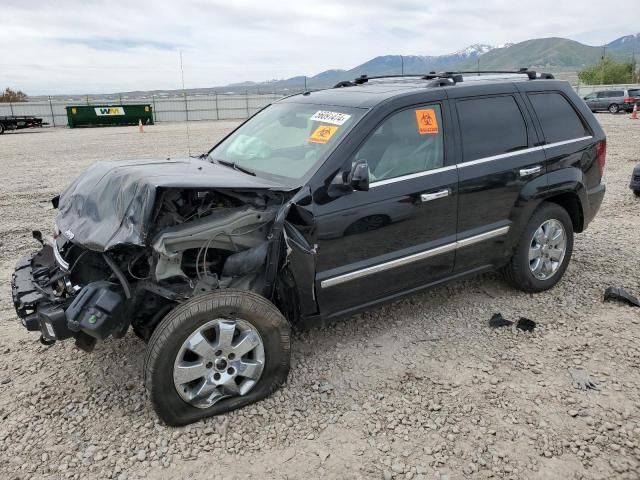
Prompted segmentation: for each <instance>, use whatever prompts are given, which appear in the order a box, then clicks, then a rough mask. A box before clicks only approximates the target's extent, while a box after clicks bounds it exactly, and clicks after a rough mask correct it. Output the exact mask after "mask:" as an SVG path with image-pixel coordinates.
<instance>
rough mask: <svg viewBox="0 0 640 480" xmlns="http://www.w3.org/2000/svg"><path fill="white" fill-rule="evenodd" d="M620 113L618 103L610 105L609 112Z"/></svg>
mask: <svg viewBox="0 0 640 480" xmlns="http://www.w3.org/2000/svg"><path fill="white" fill-rule="evenodd" d="M619 111H620V106H619V105H618V104H617V103H612V104H611V105H609V112H611V113H618V112H619Z"/></svg>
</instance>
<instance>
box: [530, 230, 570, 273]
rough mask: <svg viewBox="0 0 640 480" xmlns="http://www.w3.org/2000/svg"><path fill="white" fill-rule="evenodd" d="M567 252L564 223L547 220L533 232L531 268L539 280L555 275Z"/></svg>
mask: <svg viewBox="0 0 640 480" xmlns="http://www.w3.org/2000/svg"><path fill="white" fill-rule="evenodd" d="M566 252H567V233H566V231H565V229H564V226H563V225H562V223H561V222H560V221H558V220H555V219H551V220H547V221H545V222H544V223H543V224H542V225H540V226H539V227H538V229H537V230H536V231H535V233H534V234H533V238H532V239H531V244H530V246H529V269H530V270H531V273H532V274H533V276H534V277H536V278H537V279H538V280H548V279H550V278H551V277H553V276H554V275H555V274H556V272H557V271H558V269H559V268H560V265H562V262H563V261H564V256H565V254H566Z"/></svg>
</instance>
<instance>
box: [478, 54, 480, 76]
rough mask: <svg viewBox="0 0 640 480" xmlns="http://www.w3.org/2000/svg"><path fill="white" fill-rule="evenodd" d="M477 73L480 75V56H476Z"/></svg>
mask: <svg viewBox="0 0 640 480" xmlns="http://www.w3.org/2000/svg"><path fill="white" fill-rule="evenodd" d="M478 75H480V57H478Z"/></svg>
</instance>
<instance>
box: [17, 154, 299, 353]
mask: <svg viewBox="0 0 640 480" xmlns="http://www.w3.org/2000/svg"><path fill="white" fill-rule="evenodd" d="M195 162H197V160H196V161H190V162H188V163H189V165H188V167H191V166H192V164H193V163H195ZM198 163H200V164H201V165H208V164H206V163H205V162H198ZM105 164H106V162H104V163H98V164H96V165H94V166H93V167H91V168H90V169H89V170H88V171H87V172H86V173H85V174H84V175H83V176H81V177H80V178H79V179H78V180H77V181H76V182H75V183H74V184H72V185H71V186H70V187H69V188H68V189H67V190H65V192H63V193H62V195H61V196H60V197H56V198H54V199H53V204H54V207H57V208H59V210H60V212H59V214H58V217H57V220H56V227H55V229H54V234H53V238H44V236H43V235H42V234H41V233H40V232H34V238H36V239H37V240H38V241H39V242H41V244H42V249H41V250H40V251H39V252H37V253H36V254H34V255H33V256H32V257H30V258H29V257H28V258H25V259H23V260H22V261H21V262H20V263H19V264H18V266H17V268H16V271H15V273H14V276H13V282H12V283H13V301H14V304H15V306H16V310H17V311H18V314H19V316H20V317H21V319H22V322H23V324H24V325H25V326H26V327H27V329H29V330H34V331H37V330H40V331H41V332H42V337H41V340H42V341H43V342H44V343H52V342H54V341H56V340H62V339H65V338H70V337H73V338H75V339H76V344H77V345H78V346H79V347H80V348H82V349H84V350H87V351H90V350H92V349H93V347H94V346H95V343H96V341H97V340H104V339H105V338H107V337H109V336H114V337H117V338H119V337H122V336H123V335H124V334H125V333H126V332H127V330H128V328H129V327H132V328H133V330H134V332H135V333H136V334H137V335H138V336H140V337H142V338H144V339H148V338H149V337H150V336H151V334H152V332H153V330H154V328H155V326H156V325H157V324H158V323H159V322H160V321H161V320H162V318H163V317H164V316H165V315H166V314H167V313H168V312H169V311H170V310H171V309H172V308H173V307H175V306H176V305H177V304H178V303H180V302H182V301H184V300H186V299H188V298H190V297H193V296H194V295H197V294H199V293H204V292H208V291H211V290H215V289H221V288H234V289H242V290H251V291H255V292H257V293H260V294H261V295H265V296H266V297H267V298H273V297H274V296H275V295H276V288H277V286H276V285H275V283H276V282H275V277H276V273H277V271H278V270H279V268H280V267H281V266H282V263H283V262H282V258H284V257H285V256H286V254H285V255H281V253H282V252H286V249H287V247H286V245H285V244H284V243H283V242H281V241H280V239H281V238H282V237H283V236H286V232H285V228H284V224H285V216H286V215H287V213H288V211H289V208H290V206H291V204H292V197H293V195H292V194H291V193H290V192H287V191H282V190H280V191H279V190H276V189H271V188H242V187H245V186H244V185H239V186H238V187H236V188H234V187H233V185H232V186H231V188H211V187H209V188H204V187H203V186H200V185H195V186H191V185H189V186H187V187H179V186H165V185H162V183H163V182H159V181H157V179H155V180H156V181H154V177H153V176H150V175H147V176H143V175H142V173H143V172H141V170H142V171H144V167H146V166H147V165H148V164H147V163H145V164H134V166H133V169H132V168H131V165H118V164H117V163H116V164H115V167H114V163H110V164H108V165H106V167H105ZM183 168H184V167H183ZM200 168H202V166H200ZM132 172H133V175H132ZM198 173H199V174H200V177H199V179H198V180H199V181H198V182H196V183H198V184H202V183H206V178H205V179H204V181H203V179H202V174H201V173H200V172H198ZM87 177H89V178H87ZM163 178H168V177H166V176H163ZM182 179H184V175H183V176H182ZM165 183H166V182H165ZM100 186H101V187H102V188H99V187H100ZM246 187H249V185H247V186H246ZM298 193H300V192H298ZM107 195H110V196H113V198H112V199H111V201H105V198H104V197H105V196H107ZM141 198H142V199H143V200H145V201H141ZM94 202H95V204H94ZM110 205H113V206H112V207H110ZM290 229H291V226H289V230H290ZM302 242H303V243H304V240H302ZM309 248H310V247H309ZM292 295H293V294H292ZM285 296H287V295H281V297H285ZM283 301H284V302H287V301H288V302H290V303H295V301H293V300H292V298H291V296H290V295H289V300H283ZM292 308H293V307H292V306H291V305H289V306H286V305H284V306H283V310H289V311H291V310H292Z"/></svg>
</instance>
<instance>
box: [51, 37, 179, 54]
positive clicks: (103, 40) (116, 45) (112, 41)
mask: <svg viewBox="0 0 640 480" xmlns="http://www.w3.org/2000/svg"><path fill="white" fill-rule="evenodd" d="M56 41H58V42H60V43H62V44H67V45H70V44H75V45H82V46H85V47H88V48H92V49H94V50H113V51H121V50H131V49H154V50H177V48H178V45H176V44H173V43H169V42H159V41H155V40H144V39H134V38H108V37H88V38H58V39H56Z"/></svg>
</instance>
